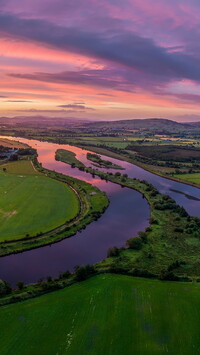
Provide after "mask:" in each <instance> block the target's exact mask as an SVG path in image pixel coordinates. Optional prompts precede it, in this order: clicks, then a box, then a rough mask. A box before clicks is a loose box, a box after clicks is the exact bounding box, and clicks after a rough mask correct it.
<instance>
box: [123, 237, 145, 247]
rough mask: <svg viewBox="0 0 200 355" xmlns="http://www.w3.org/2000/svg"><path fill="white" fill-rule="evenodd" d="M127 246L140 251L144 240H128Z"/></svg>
mask: <svg viewBox="0 0 200 355" xmlns="http://www.w3.org/2000/svg"><path fill="white" fill-rule="evenodd" d="M126 244H127V245H128V247H129V248H130V249H135V250H140V249H141V248H142V238H140V237H133V238H130V239H128V240H127V242H126Z"/></svg>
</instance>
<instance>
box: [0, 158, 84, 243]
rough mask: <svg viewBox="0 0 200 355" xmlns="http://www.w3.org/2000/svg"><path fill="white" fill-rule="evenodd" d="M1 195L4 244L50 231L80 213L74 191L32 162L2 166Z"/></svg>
mask: <svg viewBox="0 0 200 355" xmlns="http://www.w3.org/2000/svg"><path fill="white" fill-rule="evenodd" d="M0 196H1V199H0V241H4V240H14V239H18V238H23V237H25V236H32V235H36V234H37V233H41V232H42V233H44V232H47V231H49V230H51V229H54V228H56V227H58V226H60V225H62V224H64V223H66V221H68V220H71V219H72V218H73V217H75V216H76V215H77V214H78V212H79V201H78V198H77V196H76V194H75V193H74V192H73V190H72V189H71V188H69V187H68V186H67V185H66V184H63V183H61V182H59V181H56V180H53V179H50V178H48V177H46V176H45V175H43V174H41V173H39V172H37V171H36V170H35V168H34V166H33V164H32V162H31V161H28V160H24V161H18V162H13V163H8V164H6V165H2V166H1V169H0Z"/></svg>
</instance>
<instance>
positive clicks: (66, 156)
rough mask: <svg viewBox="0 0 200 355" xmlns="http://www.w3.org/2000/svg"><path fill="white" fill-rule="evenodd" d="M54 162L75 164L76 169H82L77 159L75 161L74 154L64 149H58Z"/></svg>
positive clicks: (82, 165) (81, 164)
mask: <svg viewBox="0 0 200 355" xmlns="http://www.w3.org/2000/svg"><path fill="white" fill-rule="evenodd" d="M55 158H56V160H60V161H64V162H66V163H67V164H75V165H76V166H77V167H84V164H83V163H81V161H79V160H78V159H76V154H75V153H74V152H70V151H69V150H66V149H58V150H57V151H56V157H55Z"/></svg>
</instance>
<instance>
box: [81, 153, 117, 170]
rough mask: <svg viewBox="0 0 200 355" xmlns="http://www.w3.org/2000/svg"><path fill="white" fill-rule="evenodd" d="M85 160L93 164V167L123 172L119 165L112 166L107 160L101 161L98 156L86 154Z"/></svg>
mask: <svg viewBox="0 0 200 355" xmlns="http://www.w3.org/2000/svg"><path fill="white" fill-rule="evenodd" d="M87 159H88V160H90V161H91V162H93V163H94V164H93V165H94V166H96V167H98V168H106V169H118V170H119V169H120V170H124V168H122V167H121V166H120V165H117V164H114V163H112V162H111V161H109V160H103V159H101V156H100V155H98V154H92V153H87Z"/></svg>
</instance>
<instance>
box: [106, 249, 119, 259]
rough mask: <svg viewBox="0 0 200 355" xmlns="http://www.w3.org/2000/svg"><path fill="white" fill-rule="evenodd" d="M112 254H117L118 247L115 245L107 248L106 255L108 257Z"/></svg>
mask: <svg viewBox="0 0 200 355" xmlns="http://www.w3.org/2000/svg"><path fill="white" fill-rule="evenodd" d="M112 256H119V249H118V248H117V247H113V248H109V249H108V253H107V257H108V258H110V257H112Z"/></svg>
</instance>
